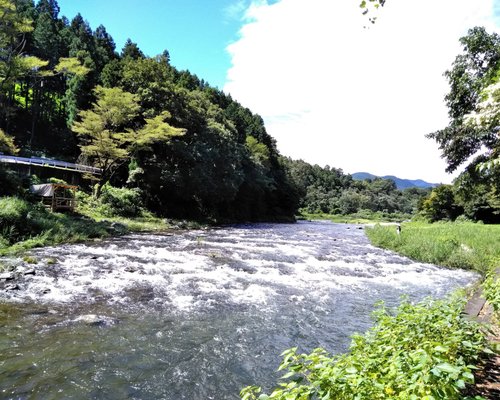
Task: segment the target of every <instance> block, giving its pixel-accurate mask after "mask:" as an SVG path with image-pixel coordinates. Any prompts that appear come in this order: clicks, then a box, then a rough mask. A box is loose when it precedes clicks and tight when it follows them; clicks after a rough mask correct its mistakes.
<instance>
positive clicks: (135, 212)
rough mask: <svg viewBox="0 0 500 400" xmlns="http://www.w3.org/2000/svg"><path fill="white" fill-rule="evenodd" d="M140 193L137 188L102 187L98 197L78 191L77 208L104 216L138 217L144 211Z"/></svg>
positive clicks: (107, 185)
mask: <svg viewBox="0 0 500 400" xmlns="http://www.w3.org/2000/svg"><path fill="white" fill-rule="evenodd" d="M142 197H143V196H142V194H141V192H140V191H139V190H137V189H127V188H115V187H113V186H111V185H109V184H106V185H105V186H104V187H103V190H102V195H101V196H100V197H99V199H94V198H92V197H91V196H89V195H86V194H85V193H83V192H80V193H78V202H79V209H81V210H85V211H86V212H92V213H96V212H97V213H98V214H99V215H102V216H104V217H139V216H141V215H143V213H144V211H145V210H144V205H143V201H142Z"/></svg>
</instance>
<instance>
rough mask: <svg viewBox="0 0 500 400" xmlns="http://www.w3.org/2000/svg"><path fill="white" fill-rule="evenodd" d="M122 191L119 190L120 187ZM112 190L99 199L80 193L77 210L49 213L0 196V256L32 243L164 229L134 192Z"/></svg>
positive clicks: (31, 245)
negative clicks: (74, 212)
mask: <svg viewBox="0 0 500 400" xmlns="http://www.w3.org/2000/svg"><path fill="white" fill-rule="evenodd" d="M122 192H123V190H122ZM120 194H121V195H122V196H119V195H117V194H116V193H114V192H112V193H111V194H110V193H106V195H103V197H102V199H100V200H99V201H97V200H93V199H92V198H91V197H90V196H88V195H85V194H84V193H80V194H79V195H78V201H79V204H80V207H79V208H78V214H74V215H72V214H62V213H52V212H50V211H48V210H47V209H45V208H44V207H43V205H42V204H40V203H37V202H32V201H29V200H27V199H23V198H19V197H0V256H1V255H6V254H12V253H17V252H20V251H22V250H27V249H30V248H34V247H41V246H48V245H54V244H59V243H70V242H78V241H83V240H89V239H97V238H106V237H109V236H113V235H119V234H124V233H126V232H128V231H157V230H164V229H168V228H170V227H172V226H170V225H169V224H168V223H166V221H165V220H163V219H160V218H156V217H154V216H153V215H151V214H150V213H148V212H146V211H145V210H144V209H143V208H142V207H141V206H140V205H138V204H137V202H135V201H133V200H134V194H131V193H125V194H123V193H121V192H120Z"/></svg>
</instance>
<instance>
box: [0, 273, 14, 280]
mask: <svg viewBox="0 0 500 400" xmlns="http://www.w3.org/2000/svg"><path fill="white" fill-rule="evenodd" d="M13 279H14V274H13V273H12V272H4V273H3V274H0V280H6V281H11V280H13Z"/></svg>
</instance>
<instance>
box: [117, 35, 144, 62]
mask: <svg viewBox="0 0 500 400" xmlns="http://www.w3.org/2000/svg"><path fill="white" fill-rule="evenodd" d="M121 56H122V58H132V59H134V60H137V59H139V58H144V53H143V52H142V51H141V49H139V46H137V43H134V42H132V40H130V38H129V39H127V41H126V42H125V45H124V46H123V49H122V54H121Z"/></svg>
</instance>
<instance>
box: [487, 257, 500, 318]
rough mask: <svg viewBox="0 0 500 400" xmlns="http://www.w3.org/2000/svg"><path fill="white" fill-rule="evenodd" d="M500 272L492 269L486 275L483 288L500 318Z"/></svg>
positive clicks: (499, 259)
mask: <svg viewBox="0 0 500 400" xmlns="http://www.w3.org/2000/svg"><path fill="white" fill-rule="evenodd" d="M498 261H500V258H498ZM498 273H499V271H498V270H494V269H492V270H491V271H490V272H489V273H488V274H487V275H486V279H485V280H484V282H483V290H484V295H485V297H486V299H487V300H488V302H489V303H490V304H491V306H492V307H493V310H494V311H495V313H496V314H497V318H500V277H499V274H498Z"/></svg>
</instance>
